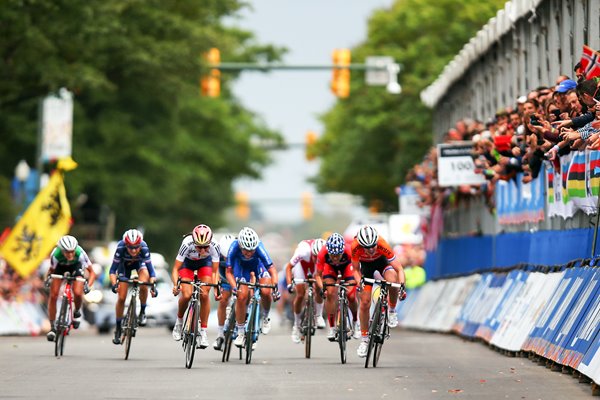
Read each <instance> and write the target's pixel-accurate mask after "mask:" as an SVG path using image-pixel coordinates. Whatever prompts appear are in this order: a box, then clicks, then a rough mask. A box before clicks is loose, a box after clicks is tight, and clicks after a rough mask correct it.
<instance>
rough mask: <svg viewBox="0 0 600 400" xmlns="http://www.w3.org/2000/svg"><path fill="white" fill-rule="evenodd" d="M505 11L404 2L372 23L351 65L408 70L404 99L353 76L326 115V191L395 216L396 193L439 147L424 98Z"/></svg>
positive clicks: (484, 1) (473, 4) (496, 2)
mask: <svg viewBox="0 0 600 400" xmlns="http://www.w3.org/2000/svg"><path fill="white" fill-rule="evenodd" d="M503 5H504V1H503V0H502V1H501V0H440V1H435V2H431V1H426V0H398V1H396V3H395V4H394V5H393V6H392V7H391V8H390V9H389V10H380V11H377V12H375V13H374V14H373V15H372V17H371V19H370V20H369V33H368V38H367V39H366V40H365V42H364V43H363V44H361V45H359V46H357V47H356V48H354V49H353V50H352V59H353V60H356V62H363V60H364V59H365V58H366V57H367V56H369V55H388V56H392V57H393V58H394V59H395V60H397V62H399V63H400V64H401V65H402V71H401V74H400V82H401V84H402V89H403V91H402V94H401V95H400V96H397V95H393V94H389V93H385V92H384V91H383V89H382V88H380V87H368V86H366V85H365V83H364V81H363V77H362V76H361V75H359V74H352V88H351V92H350V93H351V94H350V97H349V98H347V99H345V100H339V101H338V102H337V103H336V104H335V105H334V107H333V108H332V109H330V110H329V111H328V112H326V113H325V114H324V115H323V116H322V121H323V123H324V125H325V132H324V134H323V136H322V138H321V140H319V142H318V143H317V146H316V153H317V156H319V157H320V158H321V160H322V162H321V165H320V170H319V173H318V175H317V176H316V177H315V179H314V181H315V183H316V184H317V187H318V189H319V191H322V192H326V191H341V192H347V193H352V194H355V195H359V196H361V197H362V199H363V201H364V203H365V204H370V203H371V202H373V201H377V202H378V203H381V204H383V208H384V209H383V211H391V210H396V207H397V198H396V194H395V190H394V188H395V187H396V186H398V185H399V184H400V183H401V182H402V181H403V179H404V176H405V175H406V173H407V172H408V170H409V169H410V168H411V167H412V166H413V165H414V164H416V163H417V162H419V161H420V160H421V159H422V157H423V155H424V154H425V152H426V151H427V149H428V148H429V147H430V146H431V144H432V132H431V131H432V127H431V118H432V112H435V110H434V111H431V110H429V109H427V108H426V107H425V106H424V105H423V104H422V103H421V101H420V98H419V95H420V92H421V91H422V90H423V89H424V88H425V87H427V86H428V85H429V84H430V83H432V82H433V81H434V80H435V78H436V77H437V76H438V75H439V74H440V73H441V71H442V69H443V67H444V65H446V64H447V63H448V62H449V61H450V60H451V59H452V58H453V57H454V55H455V54H456V53H457V52H458V51H459V50H460V48H461V47H462V46H463V45H464V44H465V43H466V42H467V41H468V40H469V39H470V38H471V37H472V36H473V35H474V34H475V33H476V32H477V30H479V29H481V27H482V26H483V24H484V23H485V22H486V21H487V20H488V19H489V18H490V17H492V16H493V15H495V13H496V12H497V10H498V9H499V8H501V7H502V6H503Z"/></svg>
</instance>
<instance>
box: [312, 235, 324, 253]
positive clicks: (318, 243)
mask: <svg viewBox="0 0 600 400" xmlns="http://www.w3.org/2000/svg"><path fill="white" fill-rule="evenodd" d="M324 245H325V241H324V240H323V239H321V238H319V239H315V241H314V242H313V243H312V246H310V251H311V253H312V255H313V256H315V257H316V255H317V254H319V251H321V248H322V247H323V246H324Z"/></svg>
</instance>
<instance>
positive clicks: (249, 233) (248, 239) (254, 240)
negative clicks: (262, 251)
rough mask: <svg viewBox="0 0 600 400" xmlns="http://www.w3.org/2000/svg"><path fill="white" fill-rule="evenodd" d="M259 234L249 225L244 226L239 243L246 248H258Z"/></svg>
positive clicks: (249, 249)
mask: <svg viewBox="0 0 600 400" xmlns="http://www.w3.org/2000/svg"><path fill="white" fill-rule="evenodd" d="M258 242H259V239H258V235H257V234H256V232H255V231H254V229H252V228H248V227H247V226H246V227H244V228H242V230H241V231H240V233H239V234H238V243H239V244H240V247H241V248H242V249H244V250H248V251H251V250H256V248H257V247H258Z"/></svg>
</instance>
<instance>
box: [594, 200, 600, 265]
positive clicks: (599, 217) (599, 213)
mask: <svg viewBox="0 0 600 400" xmlns="http://www.w3.org/2000/svg"><path fill="white" fill-rule="evenodd" d="M598 224H600V194H598V204H597V205H596V223H595V224H594V239H593V241H592V258H594V257H596V238H597V237H598Z"/></svg>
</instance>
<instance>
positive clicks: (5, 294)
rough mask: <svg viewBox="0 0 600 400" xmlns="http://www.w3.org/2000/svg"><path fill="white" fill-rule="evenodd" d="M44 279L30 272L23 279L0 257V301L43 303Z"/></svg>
mask: <svg viewBox="0 0 600 400" xmlns="http://www.w3.org/2000/svg"><path fill="white" fill-rule="evenodd" d="M43 288H44V281H43V280H42V279H41V277H40V276H39V274H37V273H34V274H31V275H30V276H29V277H28V278H27V279H23V278H22V277H21V276H20V275H19V274H17V273H16V271H15V270H14V269H12V268H11V267H10V266H9V265H8V263H7V262H6V261H5V260H4V259H2V258H1V257H0V302H1V301H15V300H16V301H21V302H28V303H33V304H45V303H46V297H45V296H46V295H45V291H44V290H43Z"/></svg>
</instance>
